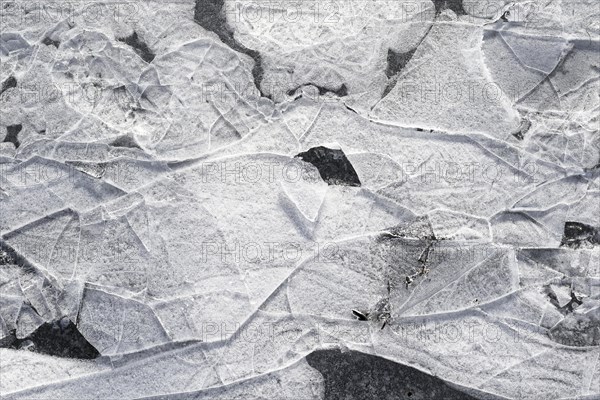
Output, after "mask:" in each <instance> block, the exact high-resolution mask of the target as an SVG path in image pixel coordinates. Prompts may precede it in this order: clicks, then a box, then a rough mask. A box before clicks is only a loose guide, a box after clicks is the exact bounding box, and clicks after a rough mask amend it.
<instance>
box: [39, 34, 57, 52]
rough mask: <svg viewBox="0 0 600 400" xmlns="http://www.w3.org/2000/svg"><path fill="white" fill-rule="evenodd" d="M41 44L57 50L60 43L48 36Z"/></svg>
mask: <svg viewBox="0 0 600 400" xmlns="http://www.w3.org/2000/svg"><path fill="white" fill-rule="evenodd" d="M42 44H45V45H46V46H54V47H56V48H57V49H58V46H60V41H58V40H52V39H50V38H49V37H48V36H46V37H45V38H44V40H42Z"/></svg>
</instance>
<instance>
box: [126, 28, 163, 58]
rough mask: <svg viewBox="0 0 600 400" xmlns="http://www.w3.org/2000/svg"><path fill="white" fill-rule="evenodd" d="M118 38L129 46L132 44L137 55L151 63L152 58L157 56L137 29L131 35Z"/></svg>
mask: <svg viewBox="0 0 600 400" xmlns="http://www.w3.org/2000/svg"><path fill="white" fill-rule="evenodd" d="M117 40H118V41H119V42H123V43H125V44H126V45H128V46H131V47H132V48H133V50H134V51H135V52H136V53H137V55H138V56H140V57H141V58H142V60H144V61H146V62H147V63H151V62H152V60H154V57H156V55H155V54H154V53H152V52H151V51H150V48H149V47H148V45H147V44H146V43H144V42H143V41H141V40H140V38H139V37H138V34H137V32H135V31H134V32H133V33H132V34H131V35H129V36H127V37H125V38H121V39H117Z"/></svg>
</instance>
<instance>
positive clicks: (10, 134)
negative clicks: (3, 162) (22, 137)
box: [3, 124, 23, 148]
mask: <svg viewBox="0 0 600 400" xmlns="http://www.w3.org/2000/svg"><path fill="white" fill-rule="evenodd" d="M22 129H23V125H21V124H17V125H9V126H7V127H6V137H5V138H4V141H3V142H4V143H12V144H14V145H15V148H18V147H19V146H20V145H21V142H19V137H18V136H19V132H21V130H22Z"/></svg>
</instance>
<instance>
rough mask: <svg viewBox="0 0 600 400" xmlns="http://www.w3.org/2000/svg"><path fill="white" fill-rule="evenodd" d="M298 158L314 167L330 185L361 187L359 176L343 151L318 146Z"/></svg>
mask: <svg viewBox="0 0 600 400" xmlns="http://www.w3.org/2000/svg"><path fill="white" fill-rule="evenodd" d="M296 157H298V158H300V159H302V160H303V161H306V162H308V163H311V164H312V165H314V166H315V167H316V168H317V169H318V170H319V174H320V175H321V178H323V180H324V181H325V182H327V184H329V185H341V186H360V180H359V179H358V175H357V173H356V171H355V170H354V167H353V166H352V164H350V161H348V158H347V157H346V155H345V154H344V152H343V151H342V150H337V149H329V148H327V147H323V146H318V147H313V148H311V149H309V150H308V151H305V152H303V153H299V154H298V155H297V156H296Z"/></svg>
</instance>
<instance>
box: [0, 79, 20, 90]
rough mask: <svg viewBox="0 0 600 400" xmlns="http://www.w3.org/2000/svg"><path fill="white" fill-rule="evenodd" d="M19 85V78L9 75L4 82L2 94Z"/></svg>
mask: <svg viewBox="0 0 600 400" xmlns="http://www.w3.org/2000/svg"><path fill="white" fill-rule="evenodd" d="M14 87H17V79H16V78H15V77H14V76H9V77H8V78H7V79H6V80H5V81H4V82H2V88H1V89H0V94H2V93H4V92H5V91H6V90H8V89H10V88H14Z"/></svg>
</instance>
